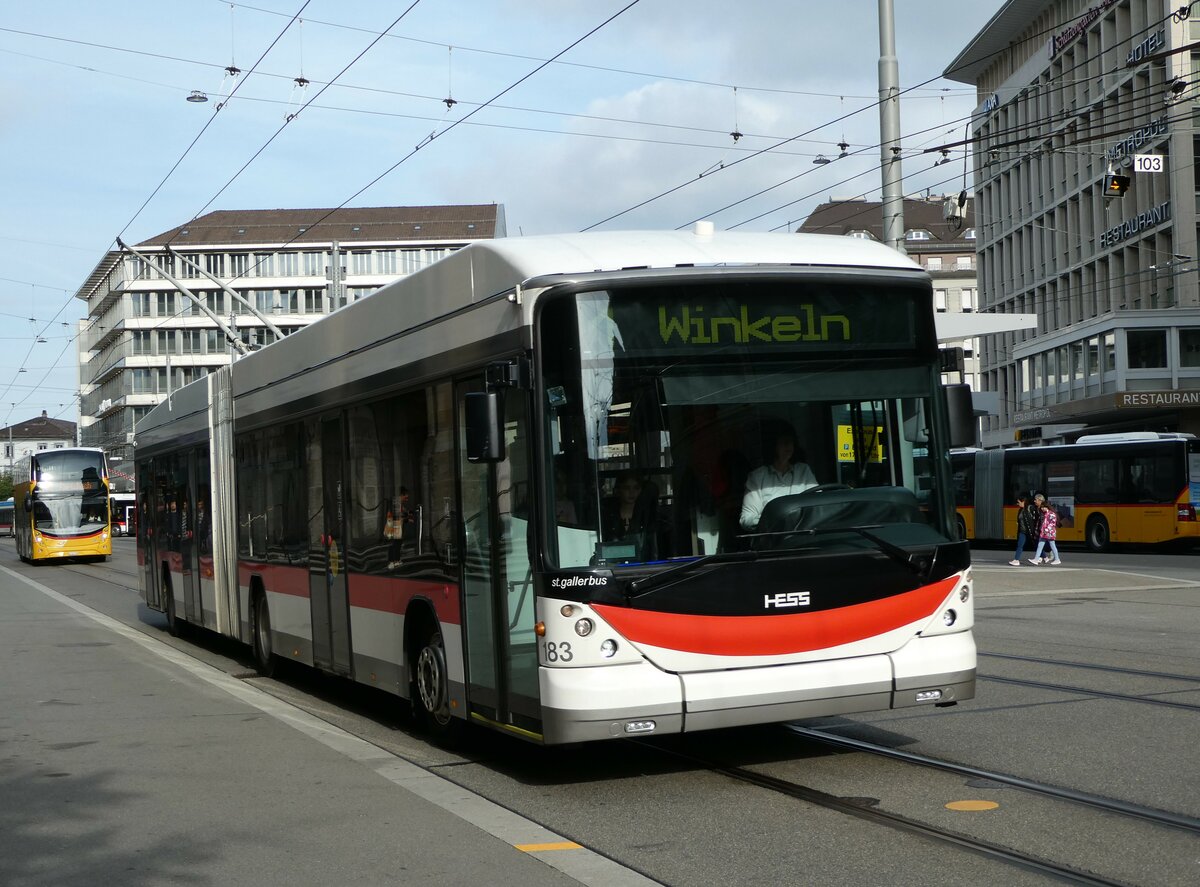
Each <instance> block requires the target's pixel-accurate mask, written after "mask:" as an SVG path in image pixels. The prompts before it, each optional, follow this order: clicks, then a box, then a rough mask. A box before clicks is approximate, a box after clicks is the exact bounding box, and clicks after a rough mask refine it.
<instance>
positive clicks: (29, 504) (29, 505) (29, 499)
mask: <svg viewBox="0 0 1200 887" xmlns="http://www.w3.org/2000/svg"><path fill="white" fill-rule="evenodd" d="M31 511H33V496H31V495H29V494H28V493H26V494H25V513H26V514H29V513H30V512H31Z"/></svg>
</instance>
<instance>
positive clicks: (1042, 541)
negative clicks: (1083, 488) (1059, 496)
mask: <svg viewBox="0 0 1200 887" xmlns="http://www.w3.org/2000/svg"><path fill="white" fill-rule="evenodd" d="M1057 537H1058V512H1056V511H1055V510H1054V508H1053V506H1051V505H1050V503H1049V502H1042V524H1041V526H1040V527H1039V528H1038V545H1037V551H1036V552H1034V555H1033V557H1032V558H1030V559H1029V562H1030V563H1031V564H1036V563H1039V562H1040V561H1041V559H1042V549H1043V548H1045V547H1046V546H1049V548H1050V553H1051V554H1052V555H1053V556H1054V559H1053V560H1052V561H1050V563H1052V564H1061V563H1062V561H1061V560H1060V559H1059V557H1058V545H1056V544H1055V540H1056V539H1057Z"/></svg>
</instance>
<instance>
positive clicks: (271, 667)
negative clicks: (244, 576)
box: [250, 576, 276, 678]
mask: <svg viewBox="0 0 1200 887" xmlns="http://www.w3.org/2000/svg"><path fill="white" fill-rule="evenodd" d="M250 645H251V647H252V648H253V650H254V667H255V668H256V669H257V670H258V673H259V674H260V675H262V676H263V677H264V678H269V677H271V675H273V674H274V673H275V662H276V660H275V649H274V646H273V644H272V642H271V610H270V607H269V606H268V604H267V592H266V589H264V588H263V584H262V580H261V579H259V578H258V577H257V576H255V577H254V578H253V579H251V580H250Z"/></svg>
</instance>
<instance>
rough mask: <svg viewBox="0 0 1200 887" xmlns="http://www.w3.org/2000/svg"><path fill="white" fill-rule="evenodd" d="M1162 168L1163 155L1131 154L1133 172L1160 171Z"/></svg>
mask: <svg viewBox="0 0 1200 887" xmlns="http://www.w3.org/2000/svg"><path fill="white" fill-rule="evenodd" d="M1163 169H1164V163H1163V156H1162V155H1161V154H1134V155H1133V171H1134V172H1162V171H1163Z"/></svg>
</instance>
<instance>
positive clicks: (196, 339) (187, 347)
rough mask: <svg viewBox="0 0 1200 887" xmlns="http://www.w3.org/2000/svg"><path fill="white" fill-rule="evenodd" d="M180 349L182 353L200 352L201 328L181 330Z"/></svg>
mask: <svg viewBox="0 0 1200 887" xmlns="http://www.w3.org/2000/svg"><path fill="white" fill-rule="evenodd" d="M179 350H180V353H182V354H199V353H200V330H180V331H179Z"/></svg>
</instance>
